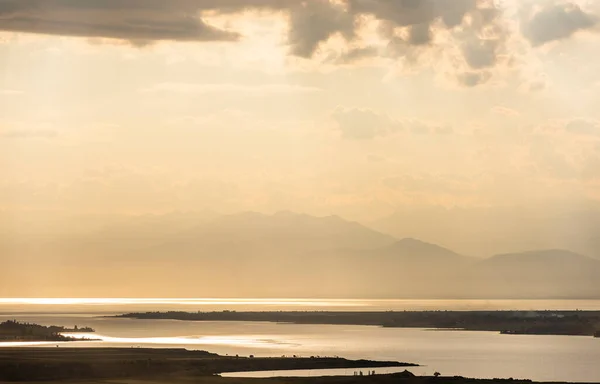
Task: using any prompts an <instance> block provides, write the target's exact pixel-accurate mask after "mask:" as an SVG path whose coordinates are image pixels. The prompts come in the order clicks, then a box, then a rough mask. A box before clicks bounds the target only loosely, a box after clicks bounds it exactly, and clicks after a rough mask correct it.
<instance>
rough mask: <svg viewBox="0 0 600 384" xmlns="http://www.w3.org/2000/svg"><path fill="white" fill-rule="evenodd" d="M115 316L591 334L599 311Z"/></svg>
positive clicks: (598, 328) (598, 329) (598, 326)
mask: <svg viewBox="0 0 600 384" xmlns="http://www.w3.org/2000/svg"><path fill="white" fill-rule="evenodd" d="M119 317H125V318H132V319H163V320H164V319H171V320H187V321H261V322H265V321H266V322H277V323H295V324H330V325H371V326H380V327H395V328H434V329H453V330H468V331H494V332H500V333H503V334H518V335H568V336H596V337H598V336H599V334H600V311H421V312H409V311H388V312H236V311H222V312H146V313H128V314H123V315H119Z"/></svg>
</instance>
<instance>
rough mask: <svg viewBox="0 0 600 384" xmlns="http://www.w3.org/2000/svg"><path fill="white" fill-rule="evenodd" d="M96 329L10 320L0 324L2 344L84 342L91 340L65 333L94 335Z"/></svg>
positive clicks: (0, 340)
mask: <svg viewBox="0 0 600 384" xmlns="http://www.w3.org/2000/svg"><path fill="white" fill-rule="evenodd" d="M93 332H95V331H94V329H92V328H89V327H82V328H79V327H77V326H75V327H73V328H67V327H62V326H56V325H51V326H44V325H39V324H32V323H24V322H19V321H16V320H8V321H5V322H3V323H0V343H1V342H36V341H52V342H54V341H56V342H64V341H82V340H91V339H86V338H77V337H70V336H65V335H64V334H65V333H93Z"/></svg>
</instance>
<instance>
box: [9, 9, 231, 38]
mask: <svg viewBox="0 0 600 384" xmlns="http://www.w3.org/2000/svg"><path fill="white" fill-rule="evenodd" d="M224 3H226V4H231V3H233V2H232V1H228V2H224ZM238 3H239V2H238ZM210 8H215V2H214V1H191V0H169V1H156V0H121V1H106V0H79V1H71V0H1V1H0V20H1V22H0V30H3V31H12V32H29V33H40V34H49V35H62V36H79V37H103V38H115V39H123V40H129V41H131V42H134V43H136V44H138V45H143V44H146V43H149V42H153V41H157V40H176V41H233V40H237V39H238V38H239V37H240V36H239V34H238V33H236V32H231V31H226V30H221V29H218V28H216V27H213V26H211V25H208V24H207V23H205V22H204V20H203V19H202V18H201V17H200V15H199V13H200V12H201V11H202V10H204V9H210Z"/></svg>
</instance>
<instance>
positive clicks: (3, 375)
mask: <svg viewBox="0 0 600 384" xmlns="http://www.w3.org/2000/svg"><path fill="white" fill-rule="evenodd" d="M410 366H416V364H412V363H401V362H395V361H371V360H347V359H343V358H339V357H314V356H313V357H281V358H272V357H270V358H260V357H241V356H220V355H217V354H214V353H209V352H205V351H187V350H185V349H146V348H3V349H0V381H38V380H43V381H56V380H60V381H65V380H92V379H95V380H98V379H127V378H130V379H131V378H136V379H145V380H150V381H152V380H153V379H156V377H157V376H159V377H160V376H165V375H178V374H184V375H185V376H187V377H189V378H193V377H195V378H204V377H209V376H212V375H216V374H219V373H225V372H246V371H276V370H297V369H329V368H357V369H359V368H374V367H380V368H381V367H410Z"/></svg>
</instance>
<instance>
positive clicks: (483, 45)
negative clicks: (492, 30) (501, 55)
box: [462, 39, 500, 69]
mask: <svg viewBox="0 0 600 384" xmlns="http://www.w3.org/2000/svg"><path fill="white" fill-rule="evenodd" d="M499 44H500V42H499V41H498V40H480V39H476V40H471V41H469V42H467V43H464V44H463V47H462V52H463V55H464V58H465V60H466V62H467V64H468V65H469V67H471V68H473V69H482V68H489V67H493V66H495V65H496V60H497V51H498V47H499Z"/></svg>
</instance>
